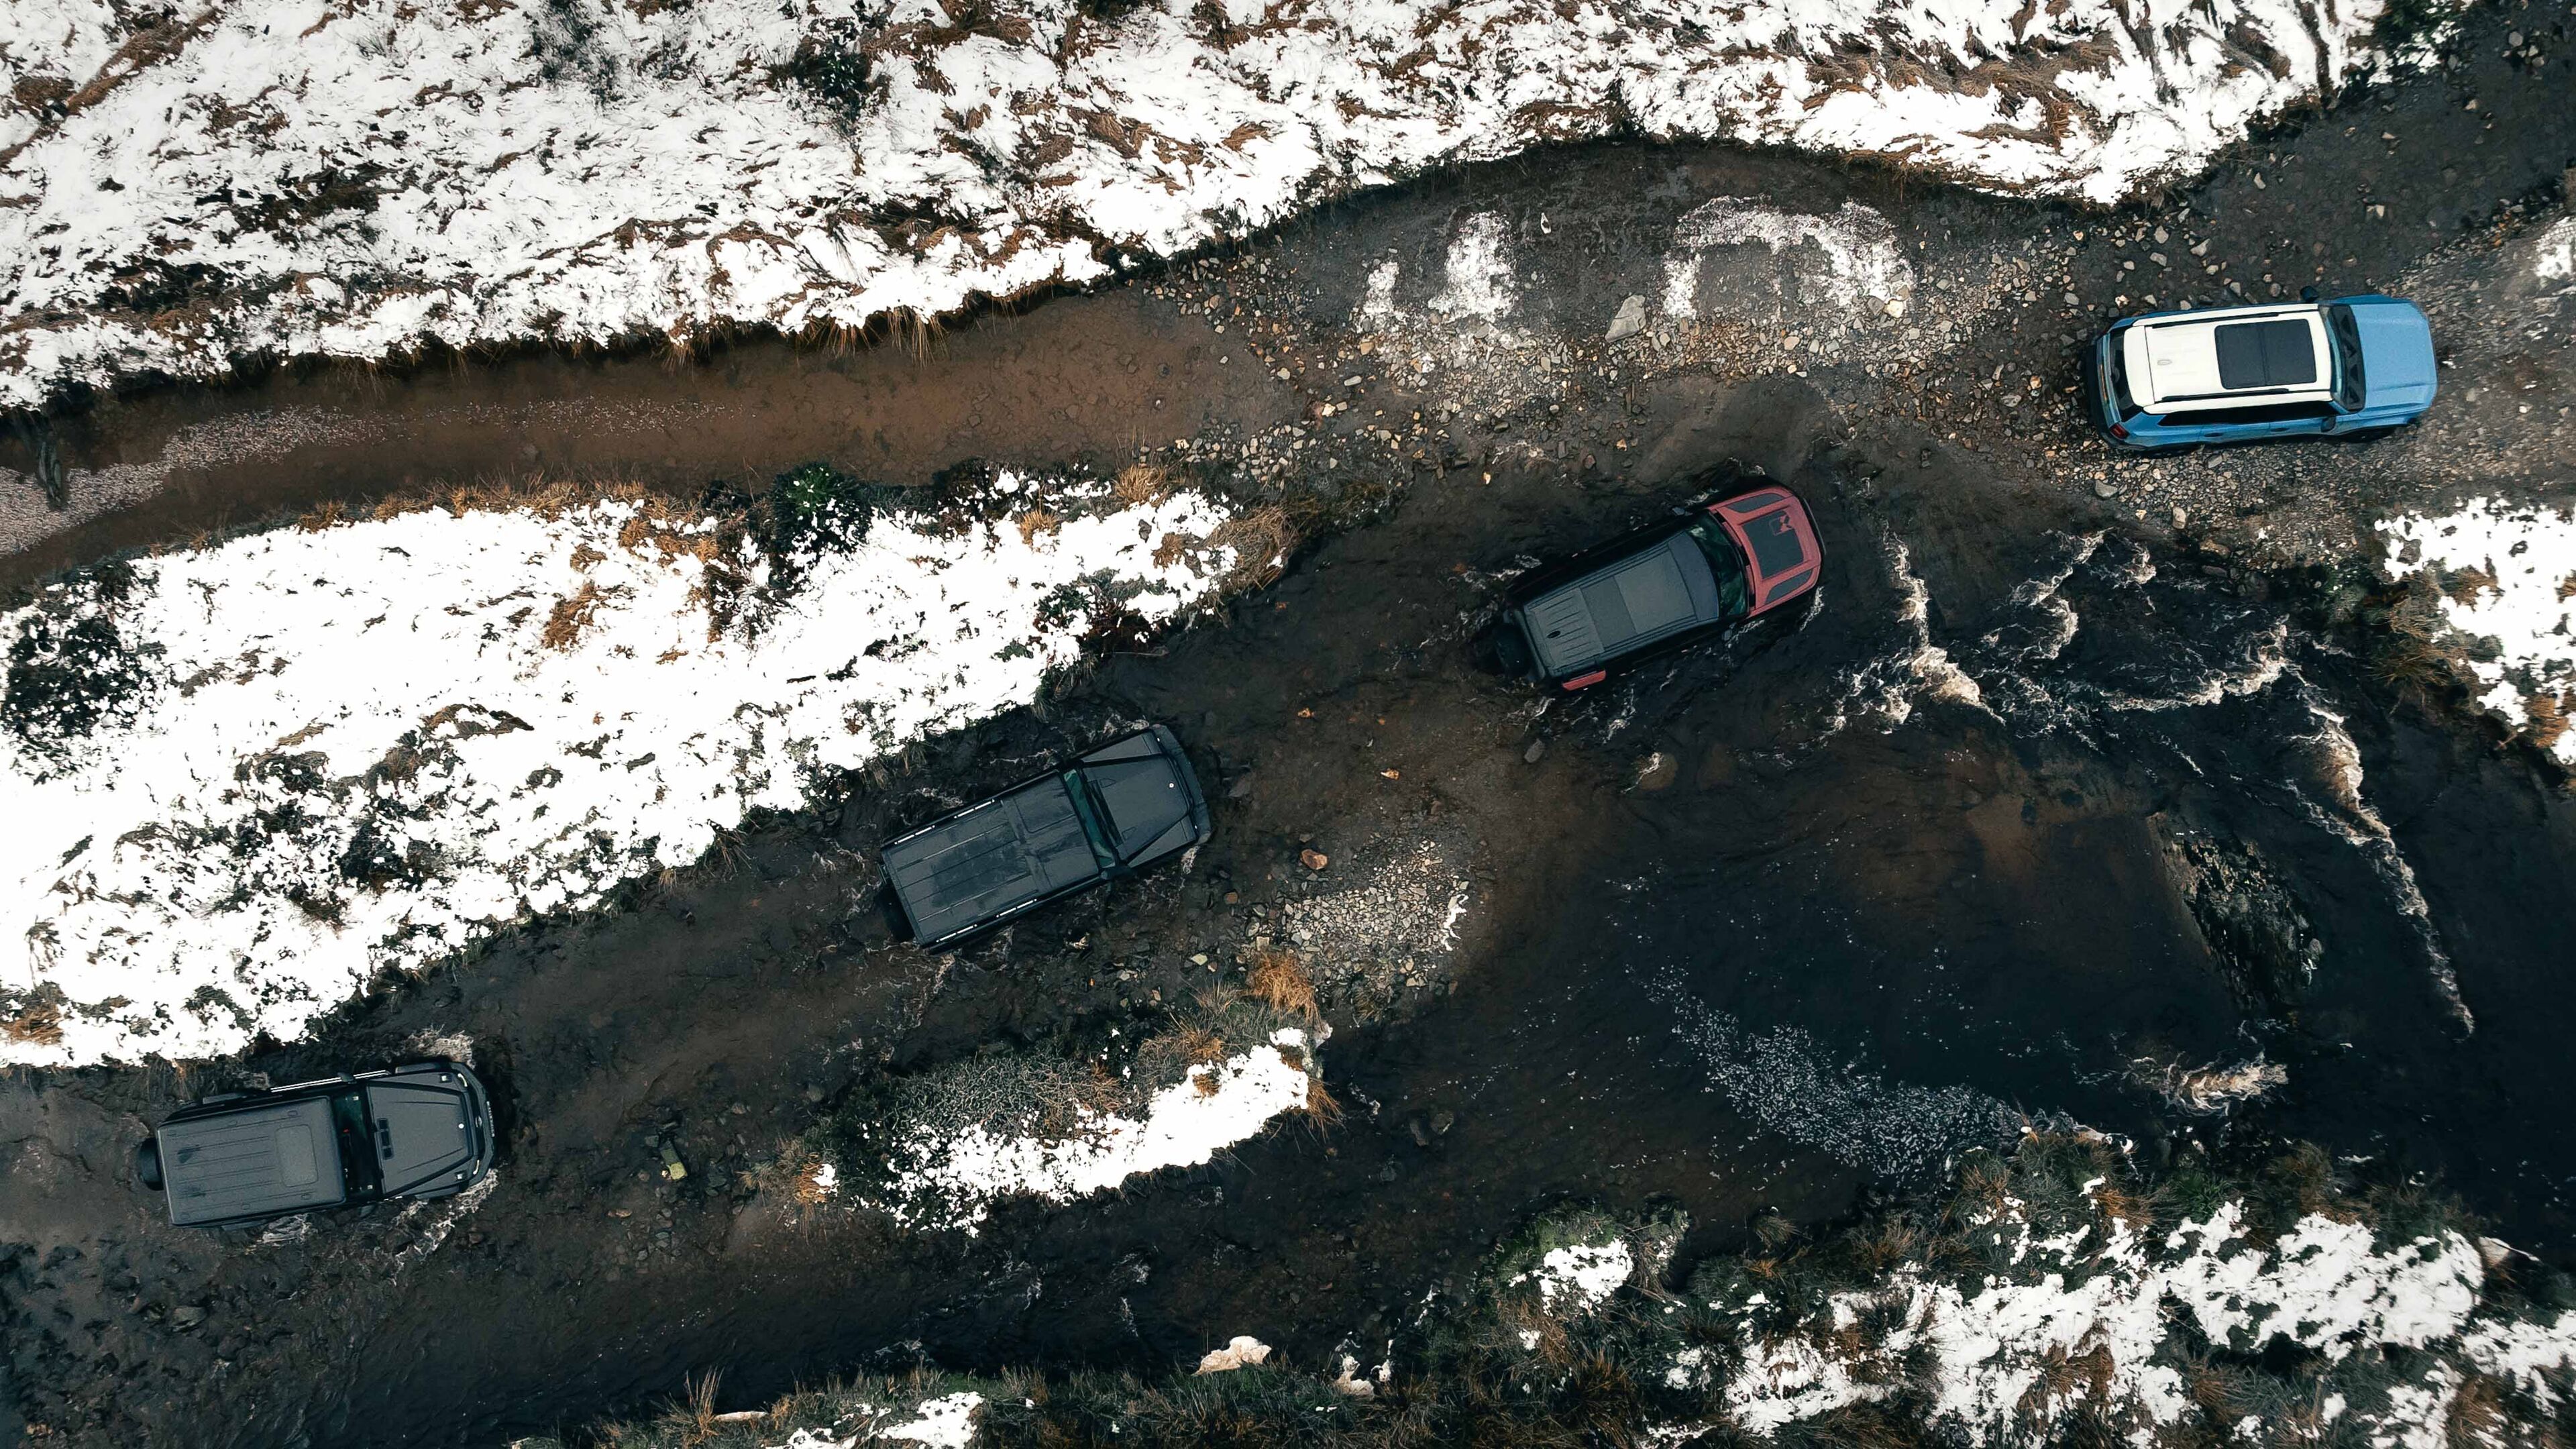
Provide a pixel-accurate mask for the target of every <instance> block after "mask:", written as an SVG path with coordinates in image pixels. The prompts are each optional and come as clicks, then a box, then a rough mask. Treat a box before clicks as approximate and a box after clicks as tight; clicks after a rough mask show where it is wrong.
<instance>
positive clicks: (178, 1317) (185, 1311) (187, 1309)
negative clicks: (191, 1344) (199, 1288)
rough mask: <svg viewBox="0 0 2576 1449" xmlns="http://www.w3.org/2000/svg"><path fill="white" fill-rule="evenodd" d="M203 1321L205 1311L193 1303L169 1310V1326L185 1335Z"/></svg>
mask: <svg viewBox="0 0 2576 1449" xmlns="http://www.w3.org/2000/svg"><path fill="white" fill-rule="evenodd" d="M205 1321H206V1310H205V1309H204V1308H202V1307H200V1306H198V1305H196V1304H194V1303H190V1304H184V1305H182V1306H180V1307H177V1308H173V1309H171V1310H170V1326H171V1327H172V1328H175V1329H177V1330H179V1331H180V1332H181V1333H185V1332H187V1331H188V1330H189V1329H192V1328H194V1327H196V1326H197V1325H198V1324H200V1323H203V1322H205Z"/></svg>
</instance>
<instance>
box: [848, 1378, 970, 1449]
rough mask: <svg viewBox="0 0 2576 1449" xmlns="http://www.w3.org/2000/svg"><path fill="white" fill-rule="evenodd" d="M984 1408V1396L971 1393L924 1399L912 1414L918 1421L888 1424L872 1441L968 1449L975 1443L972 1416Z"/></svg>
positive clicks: (936, 1447)
mask: <svg viewBox="0 0 2576 1449" xmlns="http://www.w3.org/2000/svg"><path fill="white" fill-rule="evenodd" d="M983 1407H984V1396H983V1395H982V1394H978V1393H974V1392H972V1391H969V1392H966V1393H960V1394H949V1395H946V1396H944V1397H941V1398H936V1399H925V1400H923V1401H922V1403H921V1407H920V1408H918V1409H915V1410H914V1411H913V1412H914V1413H916V1414H918V1415H920V1417H919V1418H916V1419H914V1420H912V1421H911V1422H910V1423H906V1424H888V1425H886V1426H884V1427H882V1428H880V1429H878V1430H877V1431H876V1436H875V1437H877V1438H879V1439H904V1440H909V1441H911V1442H912V1443H915V1444H921V1445H925V1446H928V1449H967V1446H968V1445H971V1444H973V1443H974V1442H975V1415H976V1413H977V1412H978V1411H979V1410H981V1409H982V1408H983Z"/></svg>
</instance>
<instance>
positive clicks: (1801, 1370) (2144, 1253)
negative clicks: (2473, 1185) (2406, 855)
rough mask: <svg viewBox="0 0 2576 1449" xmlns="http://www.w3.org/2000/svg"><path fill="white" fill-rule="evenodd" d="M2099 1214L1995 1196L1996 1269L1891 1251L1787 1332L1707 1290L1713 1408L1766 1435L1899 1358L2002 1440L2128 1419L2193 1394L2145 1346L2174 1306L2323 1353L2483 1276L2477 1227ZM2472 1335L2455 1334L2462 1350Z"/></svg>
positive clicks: (2513, 1341) (2528, 1358) (1945, 1412)
mask: <svg viewBox="0 0 2576 1449" xmlns="http://www.w3.org/2000/svg"><path fill="white" fill-rule="evenodd" d="M2097 1185H2098V1184H2097ZM2088 1192H2089V1188H2088ZM2109 1221H2110V1222H2111V1224H2112V1226H2111V1229H2110V1231H2109V1234H2108V1236H2107V1238H2103V1239H2098V1240H2097V1239H2096V1238H2095V1236H2094V1235H2093V1233H2092V1232H2091V1231H2090V1227H2089V1225H2084V1226H2083V1227H2082V1228H2081V1230H2078V1231H2070V1232H2066V1233H2061V1234H2054V1235H2051V1236H2046V1237H2041V1236H2038V1235H2036V1233H2035V1232H2034V1225H2033V1223H2032V1221H2031V1220H2030V1218H2029V1216H2028V1215H2027V1212H2026V1210H2025V1208H2024V1206H2023V1205H2022V1204H2020V1203H2019V1202H2017V1201H2014V1200H2012V1199H2009V1198H2007V1199H2006V1201H2005V1204H2004V1206H2003V1207H2002V1209H2001V1210H2000V1212H1999V1213H1998V1215H1997V1216H1996V1217H1994V1218H1992V1219H1990V1220H1989V1221H1988V1222H1987V1223H1985V1224H1983V1225H1981V1226H1980V1228H1979V1229H1978V1230H1977V1232H1978V1240H1977V1241H1976V1246H1978V1247H1979V1248H1981V1249H1983V1250H1984V1251H1985V1252H1987V1253H1988V1254H1993V1255H2002V1256H2004V1257H2005V1258H2007V1259H2008V1260H2009V1261H2010V1264H2011V1268H2012V1272H2011V1274H2010V1275H2009V1276H2006V1275H2003V1274H1998V1273H1994V1272H1986V1273H1983V1274H1978V1273H1976V1272H1974V1271H1973V1270H1970V1271H1969V1272H1968V1273H1967V1274H1966V1275H1964V1276H1962V1277H1961V1278H1959V1279H1956V1280H1952V1279H1945V1278H1942V1277H1938V1276H1935V1273H1934V1270H1931V1269H1928V1268H1925V1267H1923V1266H1920V1265H1907V1266H1904V1267H1900V1268H1898V1269H1897V1270H1895V1271H1894V1272H1893V1273H1891V1274H1890V1275H1889V1277H1888V1279H1887V1280H1886V1282H1885V1283H1884V1285H1883V1286H1881V1287H1878V1288H1874V1289H1865V1290H1860V1291H1854V1292H1846V1293H1839V1294H1836V1295H1834V1296H1833V1297H1832V1299H1831V1300H1830V1301H1829V1302H1827V1303H1826V1304H1825V1305H1824V1307H1823V1308H1822V1309H1820V1310H1819V1311H1818V1312H1817V1313H1816V1314H1814V1315H1812V1319H1811V1321H1810V1323H1808V1324H1803V1325H1799V1326H1798V1327H1797V1329H1796V1331H1794V1332H1784V1331H1782V1330H1783V1328H1784V1325H1782V1324H1780V1323H1778V1322H1777V1321H1776V1320H1774V1319H1772V1318H1771V1317H1770V1315H1771V1314H1772V1313H1773V1312H1774V1310H1771V1309H1769V1308H1767V1307H1766V1306H1765V1304H1764V1303H1763V1301H1762V1300H1763V1295H1761V1294H1752V1295H1748V1296H1746V1297H1745V1298H1744V1299H1743V1300H1742V1301H1741V1302H1735V1303H1729V1302H1724V1301H1720V1302H1715V1303H1712V1304H1710V1305H1709V1306H1710V1307H1711V1308H1712V1309H1714V1310H1716V1311H1718V1312H1720V1313H1722V1314H1733V1315H1738V1316H1740V1319H1741V1328H1740V1331H1739V1344H1740V1347H1741V1349H1742V1354H1743V1357H1742V1364H1741V1367H1739V1368H1738V1369H1737V1370H1736V1371H1735V1373H1734V1375H1733V1376H1732V1377H1731V1378H1730V1379H1729V1380H1728V1382H1727V1385H1726V1394H1725V1397H1726V1401H1727V1403H1728V1405H1729V1408H1730V1411H1731V1412H1732V1413H1733V1415H1734V1417H1735V1419H1736V1422H1737V1424H1738V1426H1739V1427H1740V1428H1742V1429H1744V1430H1746V1431H1747V1432H1751V1433H1768V1432H1771V1431H1773V1430H1776V1429H1778V1428H1779V1427H1781V1426H1782V1425H1784V1424H1787V1423H1789V1422H1791V1421H1793V1420H1798V1419H1807V1418H1813V1417H1815V1416H1817V1415H1819V1414H1823V1413H1827V1412H1830V1411H1831V1410H1833V1409H1836V1408H1840V1407H1842V1406H1844V1405H1847V1404H1851V1403H1856V1402H1864V1401H1869V1400H1872V1399H1876V1398H1881V1397H1884V1396H1886V1395H1887V1394H1888V1393H1890V1392H1892V1387H1891V1386H1892V1385H1894V1384H1896V1383H1898V1382H1901V1381H1902V1380H1903V1379H1904V1378H1905V1377H1907V1373H1908V1371H1907V1369H1906V1368H1905V1367H1904V1366H1905V1365H1907V1364H1921V1365H1924V1367H1923V1369H1922V1371H1921V1380H1920V1381H1921V1382H1923V1383H1924V1384H1926V1385H1928V1387H1929V1389H1930V1392H1931V1395H1932V1399H1931V1404H1930V1407H1929V1417H1930V1418H1931V1419H1932V1420H1933V1421H1934V1422H1935V1423H1936V1424H1939V1425H1943V1426H1946V1427H1947V1428H1949V1429H1951V1430H1953V1431H1954V1432H1956V1433H1957V1434H1958V1435H1959V1436H1960V1437H1961V1438H1963V1439H1964V1440H1965V1441H1966V1442H1967V1443H1970V1444H1976V1445H1982V1444H1988V1443H1993V1442H1999V1441H2010V1440H2013V1439H2015V1438H2017V1437H2018V1436H2020V1435H2022V1434H2023V1433H2024V1432H2025V1430H2027V1429H2029V1428H2030V1427H2031V1426H2033V1425H2036V1426H2037V1427H2038V1428H2039V1429H2040V1430H2041V1431H2042V1437H2045V1432H2044V1431H2045V1429H2046V1427H2047V1426H2048V1425H2049V1424H2051V1423H2053V1422H2055V1421H2056V1420H2057V1418H2058V1416H2060V1415H2061V1414H2064V1413H2066V1412H2068V1411H2071V1410H2072V1409H2074V1408H2076V1407H2078V1406H2079V1405H2083V1404H2086V1403H2088V1402H2090V1403H2091V1405H2092V1407H2093V1408H2094V1409H2095V1410H2097V1411H2098V1412H2100V1413H2102V1414H2103V1415H2104V1416H2105V1417H2106V1418H2107V1419H2108V1420H2109V1421H2110V1422H2112V1423H2114V1424H2117V1425H2126V1426H2128V1427H2129V1429H2130V1430H2131V1431H2132V1432H2136V1433H2143V1432H2148V1431H2151V1430H2152V1429H2153V1428H2154V1427H2155V1426H2161V1425H2169V1424H2173V1423H2176V1422H2178V1421H2180V1420H2182V1419H2183V1418H2184V1417H2185V1416H2186V1415H2187V1414H2189V1413H2190V1412H2192V1411H2193V1400H2192V1398H2191V1396H2190V1394H2189V1392H2188V1389H2187V1386H2186V1384H2185V1383H2184V1381H2183V1378H2182V1375H2181V1374H2180V1373H2179V1372H2178V1371H2177V1370H2176V1369H2175V1368H2174V1367H2172V1366H2170V1364H2169V1363H2167V1362H2164V1361H2161V1360H2162V1359H2163V1358H2164V1357H2167V1355H2164V1354H2162V1353H2161V1350H2163V1349H2164V1347H2165V1344H2166V1339H2167V1335H2168V1334H2169V1333H2170V1332H2171V1331H2172V1329H2173V1327H2174V1326H2175V1325H2174V1314H2175V1313H2180V1314H2183V1315H2187V1316H2188V1317H2189V1318H2190V1319H2191V1320H2192V1321H2193V1323H2194V1324H2195V1326H2197V1327H2198V1328H2199V1329H2200V1330H2201V1332H2203V1333H2205V1334H2206V1335H2207V1336H2208V1337H2209V1339H2210V1341H2211V1342H2212V1343H2214V1344H2219V1345H2223V1346H2225V1347H2226V1348H2228V1349H2229V1350H2231V1351H2234V1352H2237V1353H2244V1354H2259V1353H2261V1352H2262V1351H2263V1349H2264V1347H2265V1345H2267V1344H2268V1343H2270V1342H2272V1341H2273V1340H2274V1339H2286V1340H2289V1341H2290V1342H2292V1343H2294V1344H2297V1345H2299V1346H2301V1347H2303V1348H2307V1349H2311V1350H2315V1351H2317V1352H2319V1353H2321V1354H2323V1355H2324V1356H2325V1357H2326V1358H2328V1359H2329V1360H2338V1359H2341V1358H2343V1357H2345V1356H2346V1355H2348V1354H2350V1353H2352V1352H2353V1351H2354V1350H2355V1349H2357V1348H2360V1347H2363V1346H2366V1345H2367V1346H2374V1347H2405V1348H2424V1347H2429V1346H2433V1345H2437V1344H2440V1343H2443V1342H2445V1341H2448V1340H2451V1339H2453V1338H2454V1337H2455V1336H2458V1335H2461V1333H2462V1331H2463V1329H2464V1328H2466V1327H2467V1326H2468V1323H2469V1318H2470V1315H2471V1313H2472V1312H2473V1311H2474V1310H2475V1308H2476V1306H2477V1300H2478V1293H2479V1290H2480V1287H2481V1285H2482V1283H2483V1281H2484V1269H2483V1266H2482V1263H2481V1260H2480V1257H2479V1254H2478V1249H2477V1247H2476V1245H2475V1244H2473V1243H2471V1242H2470V1241H2469V1240H2468V1239H2467V1238H2465V1237H2463V1236H2461V1235H2460V1234H2458V1233H2455V1232H2443V1233H2440V1234H2437V1235H2431V1236H2424V1237H2418V1238H2415V1239H2413V1240H2411V1241H2408V1242H2405V1243H2402V1244H2398V1245H2395V1246H2393V1247H2382V1246H2381V1245H2379V1244H2378V1243H2376V1242H2375V1241H2374V1240H2373V1238H2372V1235H2371V1232H2370V1230H2369V1229H2368V1228H2366V1227H2363V1226H2361V1225H2359V1224H2356V1223H2347V1222H2340V1221H2336V1220H2334V1219H2331V1218H2328V1217H2325V1216H2323V1215H2320V1214H2309V1215H2307V1216H2305V1217H2302V1218H2301V1219H2299V1220H2298V1222H2297V1223H2296V1224H2295V1225H2293V1227H2292V1228H2291V1230H2290V1231H2289V1232H2287V1233H2285V1234H2283V1235H2282V1237H2281V1239H2280V1241H2279V1242H2278V1243H2277V1244H2276V1245H2275V1246H2273V1247H2272V1248H2270V1249H2268V1250H2267V1249H2263V1248H2259V1247H2256V1246H2255V1245H2254V1244H2253V1243H2252V1242H2251V1241H2250V1240H2249V1238H2248V1235H2247V1232H2246V1229H2245V1227H2244V1223H2243V1215H2242V1210H2241V1207H2240V1205H2238V1204H2236V1203H2233V1202H2231V1203H2226V1204H2223V1205H2222V1206H2220V1207H2219V1208H2218V1209H2217V1210H2216V1211H2215V1212H2213V1213H2212V1214H2211V1216H2210V1217H2209V1218H2208V1219H2206V1220H2205V1221H2200V1222H2191V1223H2186V1224H2184V1225H2183V1226H2181V1227H2179V1228H2177V1229H2175V1230H2173V1231H2172V1232H2170V1233H2168V1234H2166V1235H2163V1236H2162V1237H2161V1239H2158V1240H2149V1239H2145V1238H2141V1237H2140V1236H2138V1234H2137V1233H2136V1232H2135V1231H2133V1229H2132V1228H2131V1226H2130V1225H2129V1223H2128V1222H2127V1221H2126V1220H2125V1219H2120V1218H2112V1219H2110V1220H2109ZM2007 1250H2009V1251H2007ZM1990 1261H1991V1259H1990ZM1865 1319H1875V1320H1876V1321H1877V1322H1879V1323H1880V1324H1882V1325H1890V1326H1886V1327H1883V1328H1882V1329H1881V1330H1879V1331H1878V1332H1877V1333H1876V1335H1875V1336H1874V1338H1872V1339H1870V1340H1867V1341H1866V1344H1867V1346H1866V1347H1865V1348H1863V1349H1862V1350H1861V1351H1860V1353H1859V1354H1858V1356H1854V1355H1853V1354H1852V1352H1851V1351H1850V1348H1849V1345H1850V1344H1851V1343H1852V1341H1853V1340H1852V1339H1851V1338H1850V1336H1849V1334H1848V1330H1849V1329H1850V1328H1851V1327H1852V1326H1853V1325H1855V1324H1858V1323H1861V1322H1863V1321H1864V1320H1865ZM2481 1341H2482V1340H2481V1339H2479V1338H2478V1337H2477V1336H2476V1335H2474V1334H2473V1335H2471V1336H2470V1337H2469V1338H2468V1339H2466V1340H2465V1342H2466V1343H2467V1344H2468V1345H2470V1346H2471V1347H2470V1352H2472V1353H2473V1354H2474V1353H2477V1352H2479V1351H2480V1350H2479V1349H2478V1348H2477V1347H2475V1345H2477V1344H2478V1343H2480V1342H2481ZM2483 1341H2484V1342H2487V1343H2488V1344H2489V1345H2490V1346H2489V1347H2487V1348H2486V1349H2485V1350H2484V1352H2486V1353H2488V1354H2489V1356H2490V1358H2491V1359H2492V1361H2494V1362H2496V1363H2498V1364H2500V1365H2501V1364H2528V1365H2530V1369H2531V1372H2533V1373H2535V1374H2537V1373H2538V1372H2541V1371H2544V1370H2545V1369H2546V1368H2547V1367H2548V1366H2549V1364H2550V1363H2551V1362H2553V1360H2551V1358H2550V1354H2551V1352H2552V1351H2553V1347H2552V1346H2549V1345H2547V1343H2546V1340H2545V1337H2544V1338H2529V1339H2526V1338H2509V1337H2508V1336H2507V1335H2506V1334H2504V1333H2501V1332H2499V1333H2496V1334H2493V1335H2490V1336H2489V1337H2488V1338H2487V1339H2486V1340H2483ZM2077 1361H2084V1362H2086V1363H2087V1364H2088V1367H2087V1369H2086V1371H2085V1373H2084V1374H2083V1375H2080V1376H2076V1377H2074V1378H2072V1379H2070V1378H2068V1377H2066V1376H2065V1375H2064V1374H2063V1373H2062V1366H2063V1365H2065V1364H2068V1363H2070V1362H2077ZM1676 1386H1677V1387H1678V1386H1679V1385H1678V1384H1677V1385H1676ZM2432 1393H2433V1391H2432V1390H2428V1391H2427V1395H2428V1401H2427V1403H2426V1404H2423V1405H2412V1406H2409V1405H2407V1404H2398V1405H2396V1406H2394V1407H2393V1408H2392V1411H2391V1412H2390V1414H2388V1415H2387V1416H2385V1417H2384V1418H2383V1420H2382V1422H2383V1423H2384V1424H2386V1425H2388V1426H2390V1431H2391V1432H2392V1433H2394V1434H2397V1435H2398V1437H2399V1438H2400V1439H2403V1438H2404V1434H2403V1432H2401V1431H2400V1430H2399V1428H2398V1426H2400V1425H2415V1426H2419V1427H2420V1425H2422V1424H2424V1423H2430V1424H2432V1425H2434V1426H2437V1428H2438V1426H2439V1425H2440V1424H2441V1422H2442V1418H2441V1415H2440V1413H2439V1412H2437V1409H2438V1405H2433V1404H2431V1403H2430V1401H2429V1396H2430V1395H2431V1394H2432ZM2097 1396H2098V1397H2097ZM2445 1402H2447V1400H2446V1399H2445ZM2419 1410H2420V1411H2421V1413H2419ZM2422 1414H2430V1417H2429V1419H2427V1418H2424V1417H2422ZM2405 1442H2410V1443H2411V1442H2412V1441H2411V1440H2407V1441H2405Z"/></svg>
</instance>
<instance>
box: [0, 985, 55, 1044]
mask: <svg viewBox="0 0 2576 1449" xmlns="http://www.w3.org/2000/svg"><path fill="white" fill-rule="evenodd" d="M0 1040H7V1041H13V1042H16V1043H18V1044H19V1045H20V1046H61V1045H62V1044H63V997H62V992H61V989H60V988H59V987H46V988H39V989H38V991H37V992H36V993H34V994H32V995H29V996H25V997H20V998H19V999H18V1000H17V1002H16V1004H14V1005H13V1006H11V1007H10V1008H9V1009H8V1012H7V1014H6V1015H0Z"/></svg>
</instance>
